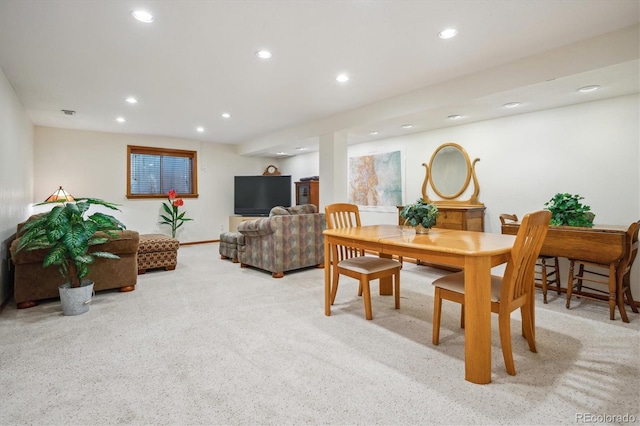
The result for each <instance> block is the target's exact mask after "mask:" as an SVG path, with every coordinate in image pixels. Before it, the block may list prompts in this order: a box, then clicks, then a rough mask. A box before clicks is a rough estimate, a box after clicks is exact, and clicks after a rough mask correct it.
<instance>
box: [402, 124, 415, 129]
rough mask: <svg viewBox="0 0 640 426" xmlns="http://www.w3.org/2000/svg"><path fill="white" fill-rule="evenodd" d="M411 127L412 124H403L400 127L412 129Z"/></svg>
mask: <svg viewBox="0 0 640 426" xmlns="http://www.w3.org/2000/svg"><path fill="white" fill-rule="evenodd" d="M412 127H413V124H403V125H402V128H403V129H410V128H412Z"/></svg>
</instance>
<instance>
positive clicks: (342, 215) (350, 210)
mask: <svg viewBox="0 0 640 426" xmlns="http://www.w3.org/2000/svg"><path fill="white" fill-rule="evenodd" d="M324 211H325V217H326V219H327V229H340V228H353V227H355V226H360V211H359V210H358V206H357V205H355V204H349V203H335V204H329V205H328V206H326V207H325V208H324ZM333 253H334V255H335V256H336V257H335V258H336V259H337V260H338V262H341V261H343V260H345V259H351V258H353V257H358V256H363V255H364V250H362V249H356V248H354V247H348V246H334V250H333Z"/></svg>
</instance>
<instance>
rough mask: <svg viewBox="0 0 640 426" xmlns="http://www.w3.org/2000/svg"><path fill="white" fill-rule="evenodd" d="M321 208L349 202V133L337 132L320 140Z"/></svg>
mask: <svg viewBox="0 0 640 426" xmlns="http://www.w3.org/2000/svg"><path fill="white" fill-rule="evenodd" d="M319 143H320V150H319V153H320V155H319V162H320V206H318V207H319V211H321V212H324V206H326V205H327V204H332V203H338V202H340V203H346V202H347V199H348V198H347V176H348V170H347V167H348V158H347V155H348V152H347V133H346V132H336V133H329V134H326V135H321V136H320V139H319Z"/></svg>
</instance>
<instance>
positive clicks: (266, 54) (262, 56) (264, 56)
mask: <svg viewBox="0 0 640 426" xmlns="http://www.w3.org/2000/svg"><path fill="white" fill-rule="evenodd" d="M256 56H257V57H258V58H260V59H270V58H271V57H272V56H273V54H272V53H271V52H269V51H268V50H258V51H257V52H256Z"/></svg>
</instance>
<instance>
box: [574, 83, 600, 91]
mask: <svg viewBox="0 0 640 426" xmlns="http://www.w3.org/2000/svg"><path fill="white" fill-rule="evenodd" d="M599 88H600V86H598V85H597V84H594V85H593V86H584V87H581V88H579V89H578V92H581V93H587V92H594V91H596V90H598V89H599Z"/></svg>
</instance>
